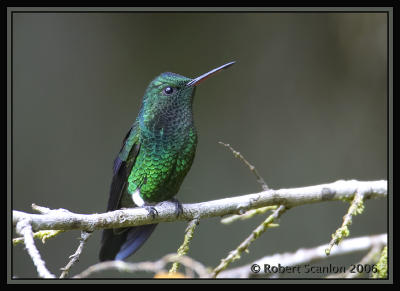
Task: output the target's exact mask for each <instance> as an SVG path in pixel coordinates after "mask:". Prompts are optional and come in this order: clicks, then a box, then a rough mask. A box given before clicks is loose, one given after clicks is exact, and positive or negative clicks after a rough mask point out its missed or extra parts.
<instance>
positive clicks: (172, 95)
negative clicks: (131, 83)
mask: <svg viewBox="0 0 400 291" xmlns="http://www.w3.org/2000/svg"><path fill="white" fill-rule="evenodd" d="M234 63H235V62H230V63H227V64H225V65H223V66H220V67H218V68H215V69H213V70H211V71H209V72H207V73H205V74H203V75H201V76H199V77H197V78H194V79H190V78H187V77H184V76H181V75H178V74H174V73H170V72H167V73H162V74H161V75H159V76H158V77H156V78H155V79H154V80H153V81H151V82H150V84H149V86H148V87H147V89H146V92H145V94H144V96H143V101H142V105H141V108H140V111H139V115H138V116H137V118H136V120H135V122H134V123H133V125H132V127H131V128H130V130H129V132H128V133H127V134H126V136H125V139H124V141H123V143H122V148H121V150H120V152H119V154H118V156H117V158H116V159H115V161H114V169H113V178H112V182H111V189H110V196H109V200H108V206H107V211H112V210H116V209H120V208H129V207H135V206H138V207H146V209H147V210H148V211H149V212H150V213H151V214H152V215H153V216H154V215H156V211H155V209H154V208H153V206H151V205H152V204H154V203H158V202H162V201H165V200H172V201H174V203H176V204H175V205H176V208H177V214H178V215H179V213H180V212H181V211H182V206H181V204H180V203H179V201H178V200H176V199H174V198H173V197H174V196H175V195H176V194H177V192H178V191H179V188H180V186H181V184H182V182H183V179H184V178H185V176H186V174H187V173H188V171H189V169H190V167H191V165H192V163H193V159H194V156H195V152H196V145H197V133H196V128H195V126H194V122H193V113H192V105H193V96H194V93H195V89H196V86H197V85H199V84H200V83H201V82H202V81H204V80H205V79H207V78H208V77H210V76H212V75H214V74H215V73H217V72H219V71H221V70H223V69H226V68H228V67H229V66H231V65H233V64H234ZM156 226H157V224H148V225H141V226H134V227H126V228H118V229H105V230H104V231H103V235H102V240H101V249H100V254H99V258H100V261H108V260H124V259H126V258H127V257H129V256H130V255H132V254H133V253H134V252H136V251H137V250H138V249H139V248H140V247H141V246H142V245H143V244H144V243H145V241H146V240H147V239H148V238H149V236H150V235H151V234H152V232H153V231H154V229H155V227H156Z"/></svg>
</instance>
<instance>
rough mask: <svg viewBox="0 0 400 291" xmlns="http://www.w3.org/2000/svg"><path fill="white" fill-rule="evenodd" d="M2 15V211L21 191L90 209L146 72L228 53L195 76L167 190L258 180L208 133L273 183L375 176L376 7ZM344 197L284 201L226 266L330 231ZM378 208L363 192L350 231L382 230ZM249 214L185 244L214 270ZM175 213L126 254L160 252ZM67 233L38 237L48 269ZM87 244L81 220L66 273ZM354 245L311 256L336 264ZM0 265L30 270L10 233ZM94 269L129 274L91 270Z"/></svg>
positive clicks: (252, 184) (383, 51) (203, 191)
mask: <svg viewBox="0 0 400 291" xmlns="http://www.w3.org/2000/svg"><path fill="white" fill-rule="evenodd" d="M12 24H13V26H12V27H13V31H12V36H13V51H12V52H13V114H14V115H13V167H14V168H13V170H14V172H13V179H14V183H13V187H14V188H13V190H14V191H13V209H15V210H20V211H28V212H32V210H31V208H30V205H31V203H36V204H38V205H42V206H46V207H50V208H66V209H69V210H70V211H73V212H76V213H95V212H97V213H100V212H103V211H104V210H105V208H106V204H107V200H108V190H109V186H110V182H111V176H112V163H113V160H114V158H115V156H116V154H117V152H118V151H119V149H120V145H121V142H122V139H123V137H124V136H125V133H126V132H127V130H128V129H129V127H130V125H131V124H132V122H133V121H134V119H135V118H136V115H137V113H138V110H139V106H140V102H141V98H142V96H143V93H144V90H145V88H146V87H147V85H148V83H149V82H150V81H151V80H152V79H153V78H154V77H156V76H157V75H159V74H160V73H162V72H165V71H171V72H174V73H179V74H181V75H185V76H188V77H196V76H198V75H200V74H203V73H205V72H207V71H208V70H210V69H213V68H215V67H217V66H220V65H222V64H224V63H227V62H230V61H233V60H235V61H237V63H236V64H235V65H234V66H233V67H231V68H229V70H226V71H223V72H221V73H219V74H218V75H216V76H215V77H213V78H210V79H208V80H207V81H206V82H204V83H202V84H201V85H200V86H199V88H198V89H197V93H196V96H195V101H194V118H195V123H196V125H197V129H198V133H199V144H198V147H197V155H196V158H195V161H194V164H193V167H192V169H191V171H190V172H189V174H188V176H187V177H186V179H185V181H184V183H183V185H182V187H181V189H180V192H179V194H178V196H177V198H178V199H179V200H180V201H181V202H183V203H192V202H200V201H207V200H213V199H219V198H224V197H230V196H235V195H241V194H247V193H253V192H257V191H259V190H260V187H259V185H258V184H257V182H256V180H255V178H254V177H253V175H252V173H251V172H250V171H249V170H248V169H247V168H246V167H245V166H244V165H243V164H242V163H241V162H240V161H239V160H237V159H235V158H234V157H233V156H232V154H231V153H230V152H229V151H228V150H227V149H225V148H224V147H222V146H221V145H219V144H218V141H223V142H225V143H230V144H231V145H232V146H233V147H234V148H235V149H237V150H238V151H240V152H241V153H243V154H244V155H245V157H246V158H247V159H248V160H249V161H250V162H251V163H253V164H254V165H255V166H256V167H257V169H258V170H259V172H260V173H261V175H262V176H263V177H264V179H265V180H266V181H267V183H268V185H269V186H270V187H272V188H274V189H279V188H287V187H299V186H309V185H315V184H321V183H328V182H333V181H336V180H338V179H360V180H378V179H386V178H387V177H386V169H387V161H386V156H387V138H386V136H387V127H386V122H387V112H386V108H387V78H388V76H387V15H386V13H14V14H13V23H12ZM347 207H348V205H347V204H345V203H343V202H334V203H319V204H316V205H307V206H302V207H298V208H294V209H292V210H290V211H288V212H287V213H286V214H285V215H283V217H282V218H281V219H280V227H279V228H276V229H272V230H269V231H268V232H267V233H265V234H264V235H263V236H262V237H260V238H259V239H258V240H257V241H256V242H255V243H254V244H253V245H252V246H251V248H250V253H249V254H244V255H243V256H242V259H241V260H239V261H237V262H236V263H234V264H232V267H233V266H239V265H242V264H245V263H250V262H251V261H253V260H255V259H258V258H260V257H262V256H265V255H268V254H274V253H277V252H288V251H295V250H296V249H298V248H300V247H313V246H317V245H319V244H323V243H327V242H329V240H330V237H331V233H333V232H334V231H335V230H336V229H337V228H338V227H339V226H340V224H341V223H342V216H343V215H344V214H345V212H346V211H347ZM386 217H387V209H386V201H378V200H377V201H367V202H366V209H365V212H364V213H363V215H360V216H357V217H355V219H354V221H353V225H352V226H351V237H356V236H360V235H368V234H378V233H383V232H386V228H387V222H386ZM262 220H263V217H257V218H255V219H252V220H249V221H245V222H237V223H234V224H233V225H229V226H225V225H222V224H221V223H220V219H218V218H214V219H205V220H202V221H201V222H200V225H199V226H198V228H197V229H196V232H195V235H194V239H193V241H192V244H191V247H190V251H189V254H188V255H189V256H191V257H193V258H194V259H196V260H198V261H200V262H202V263H203V264H205V265H206V266H211V267H215V266H216V265H217V264H218V263H219V261H220V259H221V258H223V257H225V256H226V255H227V254H228V252H229V251H230V250H232V249H234V248H235V247H236V246H237V245H238V244H239V243H240V242H241V241H242V240H243V239H244V238H245V237H247V236H248V235H249V233H250V232H251V230H253V229H254V228H255V227H256V226H257V225H258V224H259V223H260V222H261V221H262ZM186 226H187V224H186V223H184V222H176V223H163V224H161V225H160V226H159V227H158V228H157V230H156V231H155V233H154V234H153V235H152V236H151V237H150V239H149V240H148V242H147V243H146V244H145V245H144V246H143V247H142V248H141V249H140V250H139V251H138V252H137V253H136V254H135V255H134V256H132V257H131V258H130V259H129V260H130V261H136V262H139V261H144V260H150V261H153V260H157V259H159V258H160V257H161V256H163V255H165V254H167V253H171V252H175V251H176V250H177V248H178V247H179V245H180V244H181V243H182V241H183V235H184V230H185V228H186ZM78 237H79V232H78V231H73V232H67V233H65V234H61V235H59V236H58V237H57V238H55V239H51V240H49V241H47V242H46V244H45V245H42V244H41V243H40V241H37V245H38V247H39V250H40V251H41V254H42V256H43V259H44V260H45V261H46V264H47V266H48V268H49V269H50V271H52V272H54V273H55V274H56V275H59V274H60V271H59V268H61V267H64V266H65V265H66V264H67V262H68V260H69V259H68V256H69V255H71V254H73V253H74V252H75V250H76V248H77V246H78V239H77V238H78ZM99 243H100V232H96V233H95V234H94V235H93V236H92V238H91V239H90V240H89V242H88V244H87V246H86V248H85V250H84V253H83V255H82V256H81V258H80V261H79V263H78V264H77V265H76V266H74V267H73V269H72V271H71V275H74V274H77V273H78V272H80V271H82V270H83V269H85V268H87V267H88V266H90V265H92V264H94V263H96V262H98V259H97V256H98V251H99ZM363 255H364V254H361V253H360V254H354V255H351V256H346V257H338V258H334V259H329V260H327V261H326V262H324V264H325V263H333V264H337V265H345V266H348V265H349V264H350V263H356V262H358V260H360V259H361V258H362V257H363ZM321 264H322V263H319V265H321ZM13 275H14V276H15V277H18V278H36V277H37V273H36V270H35V268H34V266H33V264H32V262H31V259H30V257H29V256H28V255H27V253H26V251H25V250H24V249H23V246H21V245H18V246H16V247H14V248H13ZM104 276H106V277H123V278H129V277H132V275H126V274H119V273H117V272H108V273H101V274H98V275H97V276H96V277H98V278H100V277H104ZM133 277H151V274H149V273H138V274H135V275H134V276H133Z"/></svg>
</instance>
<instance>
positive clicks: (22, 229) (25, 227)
mask: <svg viewBox="0 0 400 291" xmlns="http://www.w3.org/2000/svg"><path fill="white" fill-rule="evenodd" d="M16 230H17V232H18V233H19V234H21V235H22V236H23V238H24V243H25V248H26V250H27V251H28V254H29V255H30V257H31V258H32V261H33V264H34V265H35V266H36V270H37V272H38V274H39V277H41V278H55V276H54V275H53V274H52V273H50V272H49V270H47V268H46V264H45V262H44V261H43V260H42V258H41V257H40V253H39V251H38V249H37V248H36V246H35V240H34V239H33V232H32V226H31V221H30V220H29V219H25V220H21V221H19V222H18V224H17V226H16Z"/></svg>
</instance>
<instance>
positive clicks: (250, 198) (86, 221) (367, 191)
mask: <svg viewBox="0 0 400 291" xmlns="http://www.w3.org/2000/svg"><path fill="white" fill-rule="evenodd" d="M357 192H358V193H362V195H363V197H364V199H371V198H374V199H383V198H386V197H387V181H386V180H379V181H356V180H349V181H344V180H339V181H337V182H334V183H329V184H321V185H316V186H309V187H301V188H291V189H280V190H272V189H270V190H267V191H262V192H259V193H254V194H248V195H242V196H236V197H232V198H225V199H218V200H213V201H208V202H201V203H193V204H183V205H182V206H183V213H182V214H181V215H180V216H179V217H176V214H175V204H174V203H172V202H168V201H166V202H161V203H159V204H157V205H156V206H155V208H156V210H157V212H158V215H157V217H155V218H152V216H151V215H149V213H148V211H147V210H146V209H144V208H129V209H120V210H116V211H112V212H107V213H101V214H76V213H73V212H70V211H68V210H65V209H57V210H51V209H47V208H43V209H45V211H41V212H42V213H43V214H30V213H25V212H21V211H17V210H14V211H13V224H14V226H16V225H17V223H18V222H20V221H21V220H24V219H28V220H29V222H30V225H31V226H32V229H33V230H34V231H39V230H46V229H53V230H76V229H79V230H85V231H88V232H90V231H94V230H98V229H105V228H119V227H129V226H137V225H144V224H151V223H160V222H172V221H190V220H193V219H195V218H196V219H203V218H209V217H218V216H224V215H227V214H241V213H244V212H245V211H247V210H249V209H255V208H260V207H264V206H271V205H283V206H285V208H287V209H289V208H292V207H295V206H299V205H304V204H310V203H318V202H325V201H337V200H345V201H348V200H349V199H352V198H353V197H354V195H355V193H357ZM35 209H42V208H41V207H38V206H35Z"/></svg>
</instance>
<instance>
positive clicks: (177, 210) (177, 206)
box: [170, 198, 183, 217]
mask: <svg viewBox="0 0 400 291" xmlns="http://www.w3.org/2000/svg"><path fill="white" fill-rule="evenodd" d="M170 201H171V202H172V203H174V205H175V214H176V217H179V215H181V214H182V213H183V207H182V203H181V202H180V201H179V200H178V199H176V198H172V199H171V200H170Z"/></svg>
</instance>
